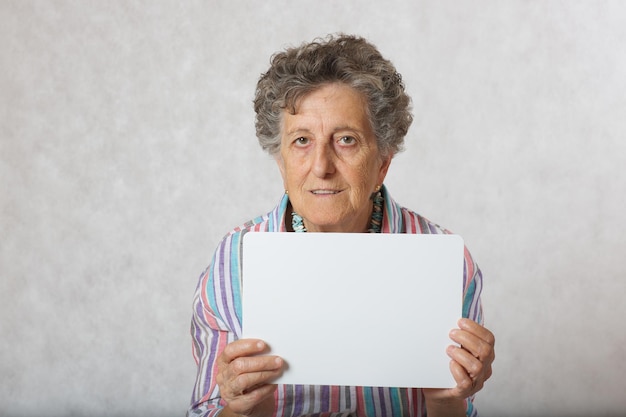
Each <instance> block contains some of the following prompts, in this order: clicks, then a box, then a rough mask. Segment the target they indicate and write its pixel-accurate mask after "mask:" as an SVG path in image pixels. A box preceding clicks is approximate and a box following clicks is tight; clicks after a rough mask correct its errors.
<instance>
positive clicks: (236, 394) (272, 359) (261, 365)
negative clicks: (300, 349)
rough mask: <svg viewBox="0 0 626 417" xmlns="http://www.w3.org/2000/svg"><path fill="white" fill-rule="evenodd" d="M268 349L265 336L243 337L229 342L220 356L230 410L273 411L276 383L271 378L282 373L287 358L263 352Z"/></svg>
mask: <svg viewBox="0 0 626 417" xmlns="http://www.w3.org/2000/svg"><path fill="white" fill-rule="evenodd" d="M266 351H267V345H266V344H265V342H263V341H261V340H256V339H241V340H237V341H235V342H232V343H230V344H228V345H227V346H226V347H225V348H224V351H223V352H222V354H221V355H220V356H219V357H218V358H217V366H218V373H217V376H216V380H217V384H218V386H219V388H220V394H221V396H222V399H223V400H224V401H226V403H227V404H228V406H227V409H229V411H231V412H233V413H235V414H237V415H244V416H264V415H269V414H271V411H272V410H273V409H274V396H273V394H274V391H275V390H276V385H271V384H270V382H271V381H272V380H273V379H276V378H277V377H278V376H280V375H281V373H282V372H283V363H284V362H283V360H282V359H281V358H279V357H277V356H267V355H260V354H262V353H265V352H266ZM225 411H226V410H225ZM225 415H228V413H225Z"/></svg>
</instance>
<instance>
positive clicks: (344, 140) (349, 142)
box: [339, 136, 356, 145]
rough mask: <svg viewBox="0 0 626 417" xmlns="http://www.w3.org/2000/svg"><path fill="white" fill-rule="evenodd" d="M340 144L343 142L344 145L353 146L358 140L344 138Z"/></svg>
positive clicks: (348, 137) (340, 140)
mask: <svg viewBox="0 0 626 417" xmlns="http://www.w3.org/2000/svg"><path fill="white" fill-rule="evenodd" d="M339 142H341V144H342V145H352V144H353V143H354V142H356V139H355V138H353V137H352V136H342V137H341V138H340V139H339Z"/></svg>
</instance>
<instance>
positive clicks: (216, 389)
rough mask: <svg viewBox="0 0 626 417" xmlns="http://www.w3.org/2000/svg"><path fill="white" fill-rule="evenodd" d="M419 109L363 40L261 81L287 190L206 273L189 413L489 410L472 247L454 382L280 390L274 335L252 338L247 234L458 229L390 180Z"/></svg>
mask: <svg viewBox="0 0 626 417" xmlns="http://www.w3.org/2000/svg"><path fill="white" fill-rule="evenodd" d="M409 107H410V98H409V97H408V96H407V94H406V93H405V90H404V85H403V83H402V79H401V77H400V75H399V74H398V73H397V72H396V70H395V68H394V66H393V65H392V64H391V63H390V62H389V61H387V60H386V59H384V58H383V57H382V56H381V55H380V53H379V52H378V51H377V49H376V48H375V47H374V46H373V45H371V44H370V43H368V42H367V41H366V40H364V39H362V38H358V37H353V36H343V35H342V36H335V37H332V36H331V37H328V38H327V39H325V40H318V41H315V42H312V43H309V44H304V45H302V46H300V47H297V48H292V49H287V50H286V51H284V52H281V53H278V54H276V55H275V56H274V57H273V58H272V61H271V66H270V68H269V70H268V71H267V72H266V73H265V74H264V75H262V76H261V78H260V80H259V82H258V85H257V90H256V97H255V100H254V109H255V111H256V131H257V136H258V139H259V142H260V144H261V146H262V148H263V149H265V150H266V151H267V152H269V153H270V154H271V155H272V156H273V157H274V158H275V160H276V163H277V165H278V168H279V170H280V173H281V175H282V178H283V183H284V188H285V194H284V195H283V197H282V198H281V200H280V202H279V203H278V205H277V206H276V207H275V208H274V209H273V210H272V211H271V212H269V213H268V214H266V215H264V216H260V217H257V218H255V219H254V220H252V221H249V222H247V223H245V224H244V225H243V226H241V227H238V228H236V229H234V230H233V231H232V232H230V233H229V234H228V235H226V237H225V238H224V239H223V240H222V242H221V243H220V245H219V246H218V248H217V250H216V252H215V255H214V257H213V260H212V263H211V265H210V266H209V267H208V268H207V270H206V271H205V272H204V273H203V274H202V276H201V277H200V282H199V285H198V287H197V291H196V294H195V298H194V315H193V320H192V336H193V341H194V343H193V353H194V357H195V360H196V362H197V364H198V376H197V380H196V384H195V388H194V392H193V398H192V404H191V408H190V409H189V412H188V415H189V416H198V415H202V416H214V415H217V414H219V415H220V416H233V415H244V416H302V415H323V416H377V417H378V416H393V417H400V416H425V415H426V414H428V416H429V417H432V416H464V415H468V416H474V415H477V412H476V409H475V408H474V406H473V398H474V394H475V393H476V392H477V391H479V390H480V389H481V388H482V387H483V384H484V382H485V381H486V380H487V379H488V378H489V377H490V375H491V363H492V361H493V359H494V336H493V335H492V333H491V332H490V331H489V330H487V329H486V328H485V327H483V326H482V311H481V303H480V291H481V288H482V275H481V273H480V270H479V269H478V266H477V265H476V263H475V262H474V261H473V259H472V258H471V255H470V254H469V252H468V251H467V250H466V251H465V265H464V274H465V277H464V285H465V287H464V306H463V318H460V320H459V322H458V326H459V327H458V328H457V329H453V330H451V332H450V338H451V340H452V341H453V342H456V344H451V345H450V346H449V347H448V348H447V354H448V355H449V357H450V358H451V361H450V372H451V373H452V376H453V378H454V380H455V381H456V387H454V388H451V389H432V388H431V389H420V388H386V387H337V386H290V385H275V384H273V383H272V382H273V380H274V379H276V377H278V376H279V375H280V374H281V372H282V370H283V367H284V366H285V362H284V360H283V359H282V358H280V357H277V356H273V355H271V354H270V353H271V352H269V349H268V345H266V342H267V343H271V341H262V340H249V339H240V334H241V324H242V323H241V319H242V318H241V314H240V311H241V294H240V293H239V288H241V285H240V283H241V279H242V277H241V256H240V255H241V242H242V236H243V235H244V234H245V233H248V232H344V233H345V232H350V233H367V232H369V233H437V234H440V233H448V232H447V231H446V230H444V229H442V228H440V227H439V226H437V225H436V224H434V223H432V222H430V221H429V220H427V219H425V218H424V217H422V216H420V215H418V214H417V213H414V212H412V211H410V210H408V209H406V208H404V207H401V206H400V205H398V204H397V203H396V202H395V201H394V200H393V199H392V198H391V196H390V195H389V192H388V191H387V189H386V188H385V187H384V186H383V181H384V179H385V176H386V174H387V171H388V169H389V166H390V164H391V161H392V159H393V156H394V155H395V154H396V153H397V152H398V151H399V150H400V149H401V148H402V144H403V141H404V136H405V135H406V133H407V130H408V129H409V126H410V125H411V122H412V116H411V114H410V109H409ZM286 296H288V295H286ZM407 331H415V332H419V326H418V325H416V327H415V328H407ZM380 332H381V335H380V337H386V335H385V334H384V330H381V331H380ZM379 360H383V361H384V360H385V358H383V357H381V358H379Z"/></svg>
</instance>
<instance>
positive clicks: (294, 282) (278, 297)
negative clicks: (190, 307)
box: [242, 233, 464, 388]
mask: <svg viewBox="0 0 626 417" xmlns="http://www.w3.org/2000/svg"><path fill="white" fill-rule="evenodd" d="M463 251H464V244H463V240H462V238H461V237H460V236H458V235H419V234H417V235H412V234H367V233H247V234H246V235H245V236H244V242H243V275H242V277H243V299H242V300H243V305H242V309H243V337H244V338H259V339H262V340H264V341H265V342H267V343H268V344H269V346H270V348H271V354H276V355H279V356H281V357H282V358H284V360H285V361H286V362H287V364H288V369H287V370H286V371H285V372H284V374H283V376H282V377H281V378H280V379H279V380H277V381H276V382H277V383H281V384H313V385H349V386H388V387H433V388H446V387H453V386H455V382H454V379H453V378H452V375H451V374H450V370H449V363H450V358H449V357H448V356H447V355H446V353H445V350H446V347H447V346H448V345H450V344H452V341H451V340H450V338H449V332H450V330H451V329H452V328H455V327H457V324H456V323H457V321H458V319H459V318H460V317H461V315H462V304H463V300H462V297H463Z"/></svg>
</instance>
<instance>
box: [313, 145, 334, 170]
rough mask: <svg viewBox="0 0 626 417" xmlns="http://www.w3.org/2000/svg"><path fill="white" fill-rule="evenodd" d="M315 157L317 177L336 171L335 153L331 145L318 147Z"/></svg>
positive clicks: (314, 163)
mask: <svg viewBox="0 0 626 417" xmlns="http://www.w3.org/2000/svg"><path fill="white" fill-rule="evenodd" d="M313 158H314V160H313V173H314V174H315V175H316V176H317V177H319V178H324V177H326V176H327V175H330V174H333V173H334V172H335V161H334V154H333V151H332V149H331V147H330V146H329V145H321V146H319V147H317V149H315V153H314V156H313Z"/></svg>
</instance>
